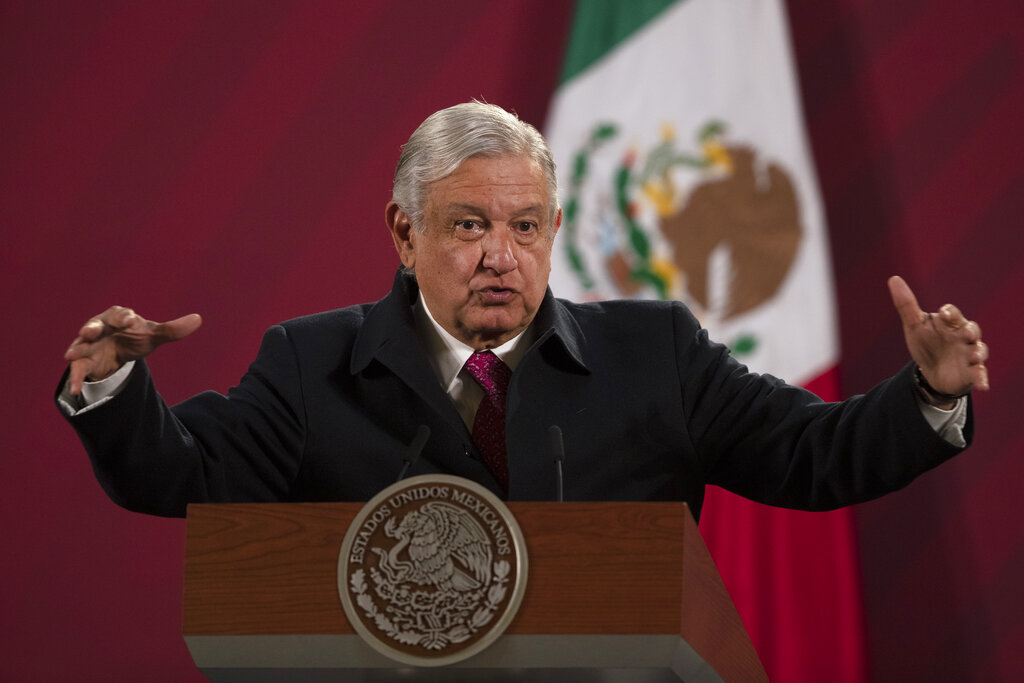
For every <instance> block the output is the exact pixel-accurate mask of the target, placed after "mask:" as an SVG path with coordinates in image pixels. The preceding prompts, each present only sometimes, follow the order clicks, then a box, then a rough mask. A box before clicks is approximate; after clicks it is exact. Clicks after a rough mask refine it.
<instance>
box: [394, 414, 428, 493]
mask: <svg viewBox="0 0 1024 683" xmlns="http://www.w3.org/2000/svg"><path fill="white" fill-rule="evenodd" d="M429 438H430V427H428V426H427V425H420V428H419V429H417V430H416V436H414V437H413V439H412V442H411V443H410V444H409V450H408V451H407V452H406V454H405V464H404V465H402V471H401V472H399V473H398V479H396V480H395V483H396V484H397V483H398V482H400V481H402V480H403V479H405V473H406V472H408V471H409V468H410V467H412V464H413V463H414V462H416V461H417V460H419V458H420V453H422V452H423V447H424V446H426V445H427V439H429Z"/></svg>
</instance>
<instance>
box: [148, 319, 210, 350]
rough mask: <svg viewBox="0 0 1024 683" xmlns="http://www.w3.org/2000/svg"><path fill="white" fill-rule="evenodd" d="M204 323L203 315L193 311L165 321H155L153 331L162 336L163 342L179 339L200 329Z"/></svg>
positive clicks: (159, 336)
mask: <svg viewBox="0 0 1024 683" xmlns="http://www.w3.org/2000/svg"><path fill="white" fill-rule="evenodd" d="M202 324H203V319H202V317H201V316H200V315H199V314H198V313H192V314H189V315H183V316H181V317H180V318H175V319H174V320H168V321H167V322H164V323H153V326H152V331H153V334H154V335H155V336H157V337H158V338H160V341H161V343H163V342H168V341H178V340H179V339H184V338H185V337H187V336H188V335H190V334H192V333H193V332H195V331H196V330H198V329H199V326H200V325H202Z"/></svg>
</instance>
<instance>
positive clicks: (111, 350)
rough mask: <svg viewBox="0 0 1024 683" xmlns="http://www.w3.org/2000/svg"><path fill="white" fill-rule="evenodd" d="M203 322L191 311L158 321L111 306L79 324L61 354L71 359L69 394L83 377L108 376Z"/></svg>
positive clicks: (74, 392) (78, 388)
mask: <svg viewBox="0 0 1024 683" xmlns="http://www.w3.org/2000/svg"><path fill="white" fill-rule="evenodd" d="M202 322H203V320H202V318H200V317H199V316H198V315H197V314H195V313H193V314H191V315H186V316H183V317H181V318H177V319H175V320H170V321H168V322H164V323H157V322H153V321H151V320H146V319H145V318H143V317H142V316H140V315H137V314H136V313H135V311H133V310H132V309H130V308H124V307H123V306H111V307H110V308H108V309H107V310H106V311H104V312H103V313H100V314H99V315H97V316H94V317H92V318H90V319H89V320H88V322H86V323H85V325H83V326H82V329H80V330H79V331H78V336H77V337H76V338H75V340H74V341H73V342H71V346H70V347H69V348H68V350H67V352H66V353H65V354H64V359H65V360H67V361H69V362H70V363H71V374H70V382H71V394H72V395H74V396H77V395H78V394H80V393H81V391H82V383H83V382H84V381H85V380H86V379H89V380H92V381H95V380H100V379H104V378H106V377H109V376H110V375H112V374H114V373H115V372H116V371H117V370H118V368H120V367H121V366H122V365H124V364H125V363H127V362H128V361H132V360H139V359H140V358H144V357H146V356H148V355H149V354H150V353H152V352H153V350H154V349H156V347H158V346H160V345H161V344H164V343H166V342H170V341H177V340H179V339H182V338H184V337H187V336H188V335H190V334H192V333H193V332H195V331H196V330H197V329H199V326H200V325H201V324H202Z"/></svg>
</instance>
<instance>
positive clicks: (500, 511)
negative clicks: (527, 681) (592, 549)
mask: <svg viewBox="0 0 1024 683" xmlns="http://www.w3.org/2000/svg"><path fill="white" fill-rule="evenodd" d="M526 575H527V558H526V545H525V543H524V541H523V535H522V532H521V531H520V529H519V525H518V524H517V523H516V520H515V518H514V517H513V516H512V513H511V512H509V510H508V508H507V507H506V506H505V504H504V503H502V502H501V500H499V499H498V498H497V497H496V496H495V495H494V494H492V493H491V492H490V491H488V490H487V489H485V488H484V487H482V486H480V485H479V484H476V483H475V482H472V481H469V480H467V479H462V478H460V477H454V476H448V475H423V476H419V477H411V478H409V479H404V480H402V481H400V482H398V483H397V484H394V485H392V486H390V487H388V488H387V489H385V490H383V491H381V492H380V493H379V494H377V496H375V497H374V498H373V500H371V501H370V502H369V503H367V504H366V506H365V507H363V509H362V510H361V511H360V513H359V514H358V515H357V516H356V518H355V520H354V521H353V522H352V525H351V526H350V527H349V529H348V533H346V535H345V540H344V542H343V543H342V546H341V553H340V555H339V558H338V592H339V594H340V596H341V603H342V605H343V607H344V609H345V614H346V616H347V617H348V620H349V622H350V623H351V624H352V627H353V628H354V629H355V630H356V632H357V633H359V635H360V636H362V638H363V640H365V641H366V642H367V643H368V644H369V645H370V646H371V647H372V648H374V649H375V650H377V651H378V652H380V653H382V654H384V655H386V656H387V657H390V658H392V659H394V660H396V661H399V662H402V663H405V664H414V665H417V666H443V665H447V664H452V663H454V662H458V661H461V660H463V659H466V658H468V657H471V656H473V655H474V654H476V653H478V652H480V651H481V650H483V649H484V648H486V647H487V646H488V645H490V644H491V643H492V642H494V641H495V640H496V639H497V638H498V637H499V636H500V635H501V634H502V633H503V632H504V631H505V628H506V627H507V626H508V625H509V623H510V622H511V621H512V619H513V618H514V617H515V614H516V611H517V610H518V609H519V604H520V603H521V602H522V598H523V593H524V591H525V589H526Z"/></svg>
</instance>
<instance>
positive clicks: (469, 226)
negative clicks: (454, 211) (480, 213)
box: [455, 219, 480, 230]
mask: <svg viewBox="0 0 1024 683" xmlns="http://www.w3.org/2000/svg"><path fill="white" fill-rule="evenodd" d="M455 227H456V228H458V229H459V230H475V229H476V228H478V227H480V224H479V223H477V222H476V221H474V220H469V219H466V220H461V221H455Z"/></svg>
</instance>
